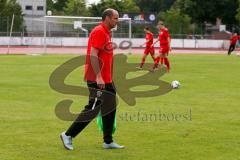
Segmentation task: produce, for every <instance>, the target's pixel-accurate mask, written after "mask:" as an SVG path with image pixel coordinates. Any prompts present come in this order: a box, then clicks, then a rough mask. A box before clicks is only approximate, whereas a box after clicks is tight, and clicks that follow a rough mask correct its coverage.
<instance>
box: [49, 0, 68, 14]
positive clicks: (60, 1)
mask: <svg viewBox="0 0 240 160" xmlns="http://www.w3.org/2000/svg"><path fill="white" fill-rule="evenodd" d="M67 3H68V0H47V10H50V11H52V13H53V14H55V15H64V8H66V5H67Z"/></svg>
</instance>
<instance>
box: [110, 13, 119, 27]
mask: <svg viewBox="0 0 240 160" xmlns="http://www.w3.org/2000/svg"><path fill="white" fill-rule="evenodd" d="M107 18H108V24H109V27H110V29H112V28H115V27H116V25H117V24H118V18H119V15H118V12H117V11H113V15H112V16H110V17H107Z"/></svg>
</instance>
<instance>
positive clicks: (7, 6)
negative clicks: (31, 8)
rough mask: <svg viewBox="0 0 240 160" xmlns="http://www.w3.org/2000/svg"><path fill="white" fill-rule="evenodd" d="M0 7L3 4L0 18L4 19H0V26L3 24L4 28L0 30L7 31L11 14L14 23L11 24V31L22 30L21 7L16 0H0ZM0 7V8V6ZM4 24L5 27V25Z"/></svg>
mask: <svg viewBox="0 0 240 160" xmlns="http://www.w3.org/2000/svg"><path fill="white" fill-rule="evenodd" d="M0 4H1V7H2V6H4V7H3V8H2V10H1V12H0V17H1V19H5V20H3V21H1V22H2V23H1V26H4V28H5V29H4V28H1V30H2V31H5V32H6V31H9V30H10V24H11V19H12V15H13V14H14V15H15V19H14V25H13V31H15V32H17V31H22V30H23V16H22V8H21V6H20V5H19V4H18V3H17V2H16V0H8V1H6V0H1V1H0ZM1 7H0V8H1ZM5 26H6V27H5Z"/></svg>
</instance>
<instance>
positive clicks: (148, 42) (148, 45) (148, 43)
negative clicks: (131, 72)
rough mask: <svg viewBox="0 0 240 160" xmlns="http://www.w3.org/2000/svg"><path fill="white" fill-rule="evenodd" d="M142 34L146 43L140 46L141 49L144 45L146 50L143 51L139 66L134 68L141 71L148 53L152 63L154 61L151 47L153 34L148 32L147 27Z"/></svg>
mask: <svg viewBox="0 0 240 160" xmlns="http://www.w3.org/2000/svg"><path fill="white" fill-rule="evenodd" d="M144 32H145V33H146V42H145V43H144V44H142V45H141V47H142V46H144V45H146V48H145V50H144V54H143V56H142V61H141V63H140V66H139V67H136V68H138V69H142V67H143V65H144V63H145V60H146V57H147V56H148V54H149V53H150V55H151V57H152V59H153V61H155V57H154V46H153V45H152V44H153V33H152V32H151V31H150V30H149V28H148V27H145V28H144Z"/></svg>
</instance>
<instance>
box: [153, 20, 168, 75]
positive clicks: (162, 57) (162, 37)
mask: <svg viewBox="0 0 240 160" xmlns="http://www.w3.org/2000/svg"><path fill="white" fill-rule="evenodd" d="M158 27H159V28H160V33H159V35H158V39H157V40H156V41H155V42H154V43H153V46H154V44H156V43H157V42H158V41H159V42H160V50H159V54H158V56H157V57H156V58H155V63H154V65H153V68H152V69H151V70H150V71H152V72H154V70H155V69H156V68H158V63H159V61H160V62H161V65H162V64H163V63H164V64H165V65H166V66H167V71H168V72H169V70H170V63H169V60H168V57H167V56H168V53H169V51H170V50H171V47H170V43H171V37H170V34H169V32H168V29H167V28H166V27H165V26H164V24H163V21H159V22H158Z"/></svg>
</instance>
